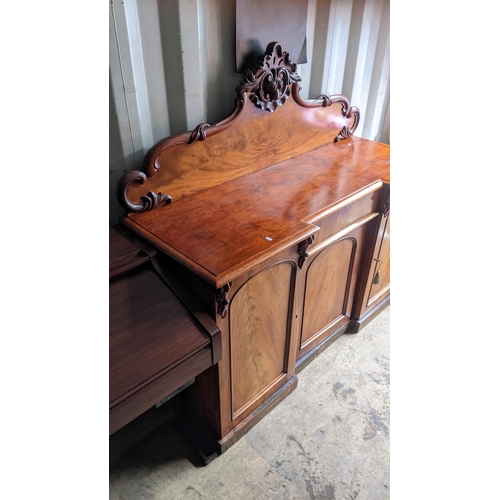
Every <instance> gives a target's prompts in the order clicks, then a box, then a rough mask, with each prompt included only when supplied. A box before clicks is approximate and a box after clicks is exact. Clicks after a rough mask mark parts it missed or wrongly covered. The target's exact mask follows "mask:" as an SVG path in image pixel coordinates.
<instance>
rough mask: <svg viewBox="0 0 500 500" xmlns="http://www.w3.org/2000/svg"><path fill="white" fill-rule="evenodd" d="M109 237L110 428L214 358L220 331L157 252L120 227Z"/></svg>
mask: <svg viewBox="0 0 500 500" xmlns="http://www.w3.org/2000/svg"><path fill="white" fill-rule="evenodd" d="M109 236H110V239H109V244H110V246H109V249H110V255H109V257H110V258H109V275H110V282H109V324H110V331H109V433H110V434H113V433H114V432H116V431H117V430H119V429H120V428H122V427H123V426H124V425H126V424H127V423H129V422H130V421H131V420H133V419H134V418H136V417H138V416H139V415H141V414H142V413H144V412H145V411H146V410H148V409H149V408H151V407H153V406H154V405H156V404H157V403H159V402H160V401H161V400H162V399H165V398H167V397H168V396H170V395H171V394H172V393H175V392H176V391H178V390H179V389H180V388H182V387H183V386H184V385H186V384H188V383H189V382H190V381H191V380H193V379H194V378H195V377H196V376H198V375H199V374H200V373H202V372H203V371H204V370H206V369H207V368H209V367H211V366H213V365H214V364H216V363H217V362H218V361H219V360H220V357H221V337H220V330H219V328H218V327H217V325H216V324H215V323H214V322H213V321H212V319H211V318H209V317H208V315H207V314H206V313H205V312H203V311H201V310H200V308H199V306H197V305H196V304H195V302H194V301H193V299H192V298H191V297H190V296H189V295H188V294H187V293H186V292H185V290H183V289H182V288H181V286H180V284H179V283H177V282H176V280H175V278H173V277H172V276H170V275H169V271H168V269H167V268H166V267H165V265H164V263H163V262H162V260H161V257H160V258H159V257H158V256H157V252H156V250H154V249H153V248H152V247H151V246H150V245H147V244H146V243H145V242H143V241H140V240H139V239H138V238H137V237H136V236H134V234H133V233H130V232H128V231H127V230H126V229H125V228H120V227H118V228H111V229H110V234H109ZM127 236H128V237H127ZM129 238H130V239H129ZM131 240H132V241H131ZM134 241H135V243H134ZM174 290H175V291H174Z"/></svg>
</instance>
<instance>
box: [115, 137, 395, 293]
mask: <svg viewBox="0 0 500 500" xmlns="http://www.w3.org/2000/svg"><path fill="white" fill-rule="evenodd" d="M389 156H390V147H389V146H388V145H386V144H382V143H378V142H374V141H370V140H367V139H362V138H358V137H352V138H349V139H347V140H344V141H341V142H337V143H333V144H328V145H326V146H322V147H320V148H318V149H315V150H313V151H310V152H307V153H304V154H301V155H299V156H297V157H295V158H292V159H288V160H286V161H283V162H281V163H278V164H276V165H272V166H270V167H267V168H264V169H262V170H259V171H256V172H253V173H250V174H248V175H244V176H242V177H239V178H237V179H234V180H231V181H229V182H226V183H223V184H220V185H218V186H215V187H213V188H210V189H206V190H203V191H200V192H197V193H195V194H192V195H190V196H187V197H183V198H180V199H178V200H177V201H176V202H175V203H172V204H170V205H164V206H160V207H157V208H156V209H155V210H152V211H147V212H142V213H137V214H129V215H128V217H126V218H124V219H123V220H122V222H123V223H124V224H125V225H127V226H129V227H131V228H132V229H134V231H136V232H138V233H140V234H141V235H142V236H143V237H144V238H145V239H147V240H148V241H150V242H151V243H152V244H154V245H155V246H157V247H159V248H161V249H162V250H163V251H165V252H166V253H167V254H170V255H171V256H173V257H174V258H176V259H177V260H179V261H181V262H183V263H184V264H185V265H187V266H188V267H190V268H191V269H192V270H193V271H194V272H196V273H198V274H199V275H201V276H202V277H204V278H205V279H206V280H207V281H209V282H211V283H213V284H214V285H216V286H221V285H223V284H224V283H227V282H228V281H231V280H233V279H234V278H236V277H237V276H239V275H241V274H242V273H243V272H245V271H246V270H248V269H250V268H251V267H252V266H255V265H256V264H258V263H259V262H262V261H263V260H265V259H267V258H270V257H271V256H273V255H275V254H277V253H279V252H280V251H282V250H283V249H285V248H287V247H290V246H291V245H293V244H297V243H299V242H300V241H303V240H304V239H305V238H307V237H309V236H311V235H312V234H314V233H315V232H316V231H317V230H318V227H317V226H315V225H314V224H311V223H310V221H311V220H317V219H318V218H321V213H327V212H328V211H329V210H330V211H331V210H332V208H334V207H335V205H338V204H339V203H342V202H345V201H346V200H348V199H349V198H352V197H353V196H355V195H356V194H357V193H360V192H361V191H363V190H366V189H367V188H370V186H372V187H373V188H374V189H376V188H377V186H376V185H377V183H378V185H379V187H380V186H381V183H382V181H386V182H389V172H390V167H389V164H390V159H389Z"/></svg>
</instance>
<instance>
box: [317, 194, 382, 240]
mask: <svg viewBox="0 0 500 500" xmlns="http://www.w3.org/2000/svg"><path fill="white" fill-rule="evenodd" d="M380 193H381V190H380V188H379V189H376V190H375V191H371V192H369V193H367V194H365V195H364V196H362V197H360V198H359V197H353V198H352V200H353V201H351V202H350V201H349V200H347V201H346V203H342V204H341V207H340V208H338V209H336V210H335V211H333V212H329V213H327V214H326V215H325V216H324V217H322V218H318V220H315V221H314V222H312V221H310V222H312V223H313V224H315V225H316V226H318V227H319V228H320V231H318V232H317V233H316V235H315V238H314V240H313V243H312V245H311V246H310V247H309V248H310V249H312V248H313V247H314V246H317V245H319V244H320V243H322V242H323V241H325V240H326V239H328V238H330V237H331V236H333V235H335V234H336V233H339V232H340V231H342V230H344V229H346V228H348V227H349V226H351V225H352V224H354V223H355V222H356V221H358V220H360V219H362V218H363V217H366V216H368V215H370V214H372V213H375V212H377V207H378V203H379V198H380Z"/></svg>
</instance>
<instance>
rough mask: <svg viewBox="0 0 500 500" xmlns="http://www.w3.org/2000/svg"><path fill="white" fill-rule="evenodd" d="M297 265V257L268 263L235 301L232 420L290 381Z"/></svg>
mask: <svg viewBox="0 0 500 500" xmlns="http://www.w3.org/2000/svg"><path fill="white" fill-rule="evenodd" d="M295 269H296V267H295V262H293V261H284V262H279V263H277V264H274V265H272V266H270V267H267V268H265V269H264V270H262V271H260V272H259V273H258V274H256V275H255V276H253V277H251V278H250V279H249V280H248V281H246V282H245V283H244V284H243V285H242V286H241V287H240V288H239V289H238V290H237V291H236V292H235V294H234V296H233V297H232V299H231V305H230V308H229V342H230V349H229V350H230V356H229V357H230V369H231V415H232V420H235V419H238V417H239V416H241V415H242V414H245V413H247V410H249V409H253V408H255V407H256V406H257V405H258V404H261V403H262V401H264V400H266V399H267V398H268V397H269V396H270V395H272V394H273V393H274V392H275V391H276V390H277V389H278V387H279V386H280V385H282V384H283V383H284V382H285V381H286V380H285V379H286V376H287V361H288V345H289V343H290V333H291V316H292V308H293V295H294V294H293V285H294V281H295V280H294V276H295Z"/></svg>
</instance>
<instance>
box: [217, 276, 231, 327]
mask: <svg viewBox="0 0 500 500" xmlns="http://www.w3.org/2000/svg"><path fill="white" fill-rule="evenodd" d="M231 284H232V283H231V282H229V283H226V284H225V285H222V286H221V287H220V288H218V289H217V292H216V296H215V300H216V301H217V304H218V307H217V313H218V314H219V315H220V316H221V317H222V319H224V318H225V317H226V315H227V311H228V310H229V299H228V298H227V294H228V293H229V290H230V288H231Z"/></svg>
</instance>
